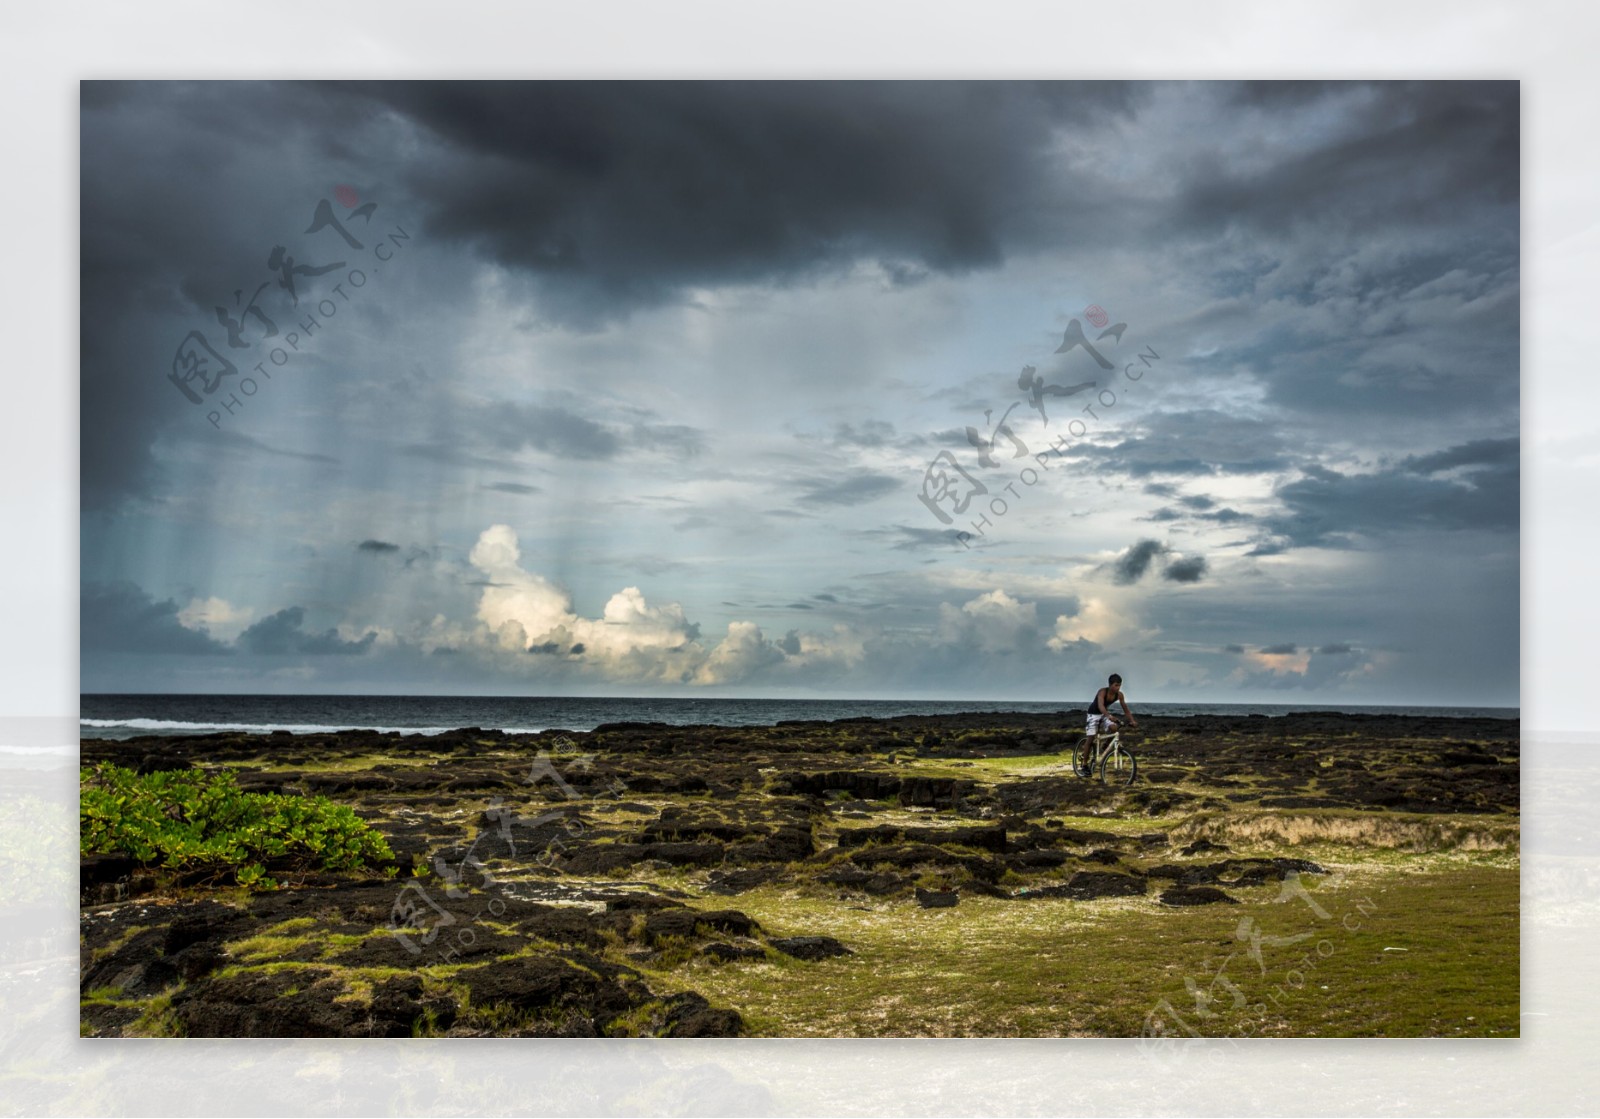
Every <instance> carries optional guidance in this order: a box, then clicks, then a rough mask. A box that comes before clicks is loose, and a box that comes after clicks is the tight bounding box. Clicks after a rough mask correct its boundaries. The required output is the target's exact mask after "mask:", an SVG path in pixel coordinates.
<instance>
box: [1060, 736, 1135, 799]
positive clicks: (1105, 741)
mask: <svg viewBox="0 0 1600 1119" xmlns="http://www.w3.org/2000/svg"><path fill="white" fill-rule="evenodd" d="M1096 771H1098V772H1099V774H1100V780H1101V781H1102V782H1105V783H1107V784H1111V785H1131V784H1133V779H1134V777H1136V776H1137V775H1138V773H1139V759H1138V758H1136V757H1134V756H1133V752H1132V751H1131V750H1127V749H1125V748H1124V747H1123V745H1122V728H1121V727H1118V728H1117V729H1116V730H1114V731H1112V732H1111V733H1110V734H1100V735H1095V736H1092V737H1091V736H1090V735H1087V734H1086V735H1084V736H1083V737H1082V738H1081V739H1079V740H1078V745H1077V746H1076V747H1075V748H1074V749H1073V751H1072V772H1073V773H1076V774H1077V775H1078V776H1079V777H1092V776H1093V775H1094V774H1095V772H1096Z"/></svg>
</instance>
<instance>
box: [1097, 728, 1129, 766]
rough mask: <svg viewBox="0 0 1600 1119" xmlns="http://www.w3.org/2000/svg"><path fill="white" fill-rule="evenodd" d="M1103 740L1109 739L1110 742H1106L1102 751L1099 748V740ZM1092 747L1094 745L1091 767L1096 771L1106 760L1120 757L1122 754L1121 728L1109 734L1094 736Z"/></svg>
mask: <svg viewBox="0 0 1600 1119" xmlns="http://www.w3.org/2000/svg"><path fill="white" fill-rule="evenodd" d="M1105 738H1109V739H1110V741H1109V742H1107V743H1106V744H1105V748H1104V749H1102V748H1101V746H1100V740H1101V739H1105ZM1094 745H1095V754H1094V761H1093V762H1092V763H1091V767H1092V768H1094V769H1098V768H1100V766H1101V765H1102V764H1103V763H1104V762H1105V760H1106V759H1107V758H1111V757H1117V756H1120V755H1121V753H1122V728H1121V727H1118V728H1117V729H1116V730H1114V731H1112V732H1111V733H1110V734H1100V735H1096V736H1095V744H1094Z"/></svg>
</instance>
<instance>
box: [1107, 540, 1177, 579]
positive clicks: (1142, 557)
mask: <svg viewBox="0 0 1600 1119" xmlns="http://www.w3.org/2000/svg"><path fill="white" fill-rule="evenodd" d="M1166 550H1167V548H1166V545H1165V544H1162V543H1161V541H1159V540H1141V541H1139V542H1138V543H1137V544H1134V545H1132V546H1131V547H1129V548H1128V550H1127V551H1126V552H1123V553H1122V555H1121V556H1119V557H1118V558H1117V561H1116V563H1115V564H1113V565H1112V570H1113V572H1114V573H1115V575H1116V580H1117V582H1119V583H1137V582H1138V581H1139V580H1140V579H1142V578H1143V577H1144V573H1145V572H1146V571H1149V570H1150V563H1151V561H1152V560H1154V559H1155V558H1156V557H1157V556H1159V555H1160V554H1161V553H1162V552H1165V551H1166Z"/></svg>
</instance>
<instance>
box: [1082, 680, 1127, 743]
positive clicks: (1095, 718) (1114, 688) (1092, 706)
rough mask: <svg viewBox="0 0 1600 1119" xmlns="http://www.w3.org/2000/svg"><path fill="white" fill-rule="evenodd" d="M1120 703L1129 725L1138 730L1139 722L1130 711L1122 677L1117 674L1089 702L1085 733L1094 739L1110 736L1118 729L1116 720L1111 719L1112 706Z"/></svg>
mask: <svg viewBox="0 0 1600 1119" xmlns="http://www.w3.org/2000/svg"><path fill="white" fill-rule="evenodd" d="M1113 703H1120V704H1121V705H1122V713H1123V714H1124V715H1126V716H1127V717H1128V725H1129V726H1130V727H1133V728H1135V729H1138V726H1139V720H1138V719H1135V718H1134V717H1133V712H1132V711H1130V710H1129V709H1128V699H1127V697H1126V696H1124V695H1123V694H1122V677H1120V676H1118V675H1117V674H1116V673H1115V672H1113V673H1112V674H1111V678H1110V679H1109V680H1108V681H1106V686H1105V687H1103V688H1101V689H1100V690H1098V691H1097V692H1095V693H1094V699H1092V700H1090V701H1089V709H1088V711H1087V712H1086V714H1087V715H1088V722H1087V724H1086V725H1085V726H1084V728H1083V733H1084V734H1086V735H1088V736H1089V737H1090V738H1094V737H1096V736H1097V735H1099V734H1101V733H1105V734H1110V733H1112V732H1113V731H1115V730H1116V729H1117V721H1116V719H1114V718H1112V717H1111V705H1112V704H1113Z"/></svg>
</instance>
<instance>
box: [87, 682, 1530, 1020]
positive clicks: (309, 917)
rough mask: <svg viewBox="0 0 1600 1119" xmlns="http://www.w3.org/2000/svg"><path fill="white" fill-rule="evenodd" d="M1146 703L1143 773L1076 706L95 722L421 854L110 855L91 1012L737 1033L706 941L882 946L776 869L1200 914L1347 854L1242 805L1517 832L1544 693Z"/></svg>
mask: <svg viewBox="0 0 1600 1119" xmlns="http://www.w3.org/2000/svg"><path fill="white" fill-rule="evenodd" d="M1141 724H1142V733H1141V734H1140V735H1138V736H1137V737H1134V736H1130V740H1129V741H1130V745H1131V746H1133V748H1134V749H1136V750H1137V751H1138V753H1139V757H1140V779H1139V780H1138V781H1137V782H1136V783H1135V784H1134V785H1133V786H1132V787H1130V788H1126V789H1117V788H1111V787H1108V786H1105V785H1102V784H1100V783H1098V782H1095V781H1089V780H1083V779H1079V778H1077V777H1075V776H1073V775H1072V774H1071V772H1070V768H1069V767H1068V765H1067V758H1066V757H1065V752H1067V751H1070V750H1071V748H1072V746H1073V745H1074V744H1075V743H1076V742H1077V740H1078V737H1079V732H1080V728H1081V717H1080V716H1076V715H1075V714H1073V713H1069V712H1063V713H1061V714H1060V715H1055V716H1051V715H1037V714H1017V715H995V714H975V715H966V716H909V717H904V718H897V719H889V720H872V719H857V720H845V721H841V722H832V723H822V722H790V723H780V724H778V725H776V726H771V727H718V726H699V727H695V726H668V725H665V724H611V725H606V726H601V727H597V728H595V729H594V730H593V731H589V732H582V733H579V732H567V731H561V730H549V731H545V732H542V733H540V734H537V735H524V734H516V735H507V734H502V733H500V732H498V731H494V730H487V729H481V728H464V729H462V730H459V731H455V732H451V733H448V734H442V735H435V736H418V735H413V736H401V735H397V734H380V733H376V732H358V731H352V732H343V733H338V734H317V735H291V734H287V733H282V732H280V733H276V734H271V735H258V736H249V735H239V734H217V735H207V736H187V737H155V736H152V737H145V738H138V739H132V740H128V741H122V742H110V741H98V740H88V741H85V742H84V743H83V744H82V764H83V765H85V766H91V765H94V764H96V763H98V762H102V761H111V762H115V763H116V764H119V765H125V766H132V767H134V768H137V769H140V770H142V771H145V772H151V771H156V770H163V769H179V768H188V767H202V768H214V767H227V768H229V769H230V770H232V771H233V772H234V773H235V774H236V775H237V778H238V781H239V784H240V785H241V787H243V788H246V789H249V790H254V791H271V792H280V793H287V794H291V795H295V794H298V795H315V796H326V797H329V798H331V799H333V800H335V801H339V802H341V803H345V804H349V805H351V806H353V807H354V808H355V810H356V811H357V813H358V814H359V815H360V816H362V817H363V818H364V819H365V820H367V821H368V822H369V823H370V824H371V826H372V827H374V828H375V829H377V830H378V831H379V832H381V833H382V834H383V835H384V836H385V838H386V839H387V840H388V843H389V845H390V846H391V848H392V849H393V851H394V852H395V855H396V860H397V862H396V865H394V866H393V867H388V868H378V870H377V871H374V872H373V873H372V874H369V875H365V876H352V875H331V874H324V873H307V874H294V875H289V876H287V877H285V878H284V879H283V888H281V889H278V890H274V891H267V892H260V893H253V894H252V893H248V892H246V891H244V890H242V889H226V890H224V889H215V888H206V887H204V886H201V885H199V884H196V883H185V882H183V881H181V880H175V879H173V878H172V877H171V876H170V875H164V874H162V873H161V872H159V871H154V870H151V869H148V868H142V867H139V866H137V865H136V864H134V863H133V861H132V860H131V859H127V858H121V857H118V856H96V857H92V858H88V859H85V860H84V861H83V865H82V868H81V881H80V889H81V901H82V903H83V905H84V910H83V914H82V920H81V931H82V936H81V946H82V965H81V976H80V978H81V988H82V993H83V1012H82V1023H83V1032H84V1033H85V1034H86V1035H92V1036H121V1035H123V1034H125V1033H132V1034H151V1033H154V1034H171V1035H188V1036H209V1037H219V1036H383V1037H395V1036H413V1035H445V1036H506V1035H512V1036H601V1035H604V1036H669V1037H689V1036H735V1035H739V1034H741V1033H745V1032H750V1027H749V1023H748V1022H747V1021H746V1019H745V1017H744V1015H743V1014H742V1012H741V1009H742V1008H741V1007H740V1006H738V1005H721V1004H718V1003H717V1002H716V1001H715V1000H713V999H708V998H707V997H705V996H703V995H702V994H700V993H698V992H696V991H695V990H694V989H693V982H694V976H696V975H700V974H703V972H702V971H701V970H699V969H703V968H705V967H708V966H716V967H719V968H750V967H764V968H772V969H788V970H785V971H783V972H782V975H783V976H784V978H785V981H788V982H794V983H805V982H807V981H808V980H807V979H806V972H805V969H807V968H815V967H820V966H829V967H837V966H840V965H841V964H842V965H843V966H845V967H848V966H852V960H858V959H859V958H858V957H857V956H856V954H855V951H856V950H855V948H854V947H853V946H852V945H851V944H850V943H847V942H844V941H842V940H840V939H839V938H836V937H832V936H828V935H824V934H823V933H821V932H819V931H818V930H817V929H815V928H810V927H805V926H804V925H803V924H787V923H786V924H785V925H784V926H783V927H779V926H777V925H775V924H774V923H773V922H772V921H771V920H767V921H763V920H758V919H757V918H755V917H752V916H750V915H748V914H747V913H746V912H744V911H743V910H741V909H740V908H738V904H739V903H738V901H737V899H738V897H739V896H740V895H741V894H747V893H749V892H750V891H756V890H762V891H769V892H770V891H788V892H789V893H791V894H793V895H794V896H796V897H798V898H803V899H807V900H808V901H815V902H826V903H828V904H832V905H837V906H853V907H856V908H870V907H878V908H881V911H882V913H883V914H884V917H883V919H885V920H904V919H907V915H908V914H913V913H916V912H919V911H924V910H945V909H951V908H954V907H957V906H960V905H961V903H962V900H963V899H964V898H965V899H969V900H971V899H974V898H980V899H996V900H997V901H999V902H1001V903H1004V904H1006V905H1013V906H1017V907H1019V910H1018V911H1019V912H1021V911H1023V910H1026V909H1028V908H1029V907H1032V906H1035V905H1039V904H1061V903H1065V902H1070V903H1074V904H1079V903H1081V904H1092V903H1096V902H1098V901H1100V900H1101V899H1133V900H1134V901H1136V902H1139V903H1140V904H1148V905H1154V906H1159V907H1161V908H1162V909H1165V910H1167V911H1169V912H1170V914H1171V916H1170V918H1168V919H1170V920H1185V919H1186V917H1185V914H1187V913H1192V912H1197V911H1202V910H1204V909H1205V908H1206V907H1209V906H1228V905H1230V904H1237V903H1238V902H1239V901H1240V899H1241V898H1248V897H1250V896H1253V895H1252V891H1260V890H1263V889H1271V888H1276V886H1277V884H1279V883H1282V882H1283V881H1284V880H1285V879H1286V878H1288V877H1289V876H1292V875H1307V876H1316V875H1319V874H1322V873H1323V872H1324V868H1323V867H1322V866H1320V865H1318V863H1317V862H1316V861H1315V860H1311V859H1306V858H1301V857H1298V856H1297V855H1294V854H1289V853H1280V851H1279V847H1280V846H1281V847H1283V849H1284V850H1285V851H1286V850H1287V847H1286V845H1281V844H1280V845H1278V846H1274V843H1273V842H1272V841H1271V840H1270V839H1269V840H1267V841H1253V842H1250V843H1242V842H1241V841H1240V840H1239V839H1237V838H1235V837H1234V835H1233V833H1232V832H1230V829H1234V830H1235V831H1237V829H1238V828H1239V827H1240V826H1241V825H1242V822H1243V821H1248V822H1249V823H1250V824H1251V826H1252V827H1254V828H1255V829H1256V831H1257V832H1260V833H1261V834H1265V835H1268V836H1270V835H1271V834H1272V832H1271V829H1272V828H1273V827H1279V828H1282V827H1288V826H1289V824H1290V822H1292V821H1313V823H1302V824H1299V825H1296V826H1301V827H1313V826H1314V821H1316V820H1324V821H1333V822H1335V823H1337V824H1338V826H1339V828H1341V829H1343V832H1341V834H1343V833H1346V832H1351V831H1352V829H1358V828H1366V829H1368V831H1369V832H1370V835H1371V838H1370V840H1367V841H1370V842H1372V843H1376V844H1391V845H1401V846H1403V845H1406V844H1411V845H1413V847H1415V846H1416V845H1423V846H1426V845H1428V844H1430V843H1437V842H1440V839H1439V837H1440V836H1449V835H1452V834H1455V833H1454V832H1452V830H1451V829H1453V828H1454V829H1460V828H1471V827H1474V826H1476V825H1475V824H1474V821H1489V822H1492V823H1493V824H1494V825H1495V826H1497V827H1500V828H1502V829H1510V830H1511V831H1512V832H1513V833H1514V830H1515V823H1514V821H1515V815H1516V812H1517V808H1518V790H1519V772H1520V767H1519V744H1518V724H1517V722H1516V721H1514V720H1501V719H1475V718H1427V717H1406V716H1378V715H1344V714H1338V713H1326V712H1321V713H1319V712H1306V713H1300V714H1295V715H1289V716H1283V717H1274V718H1270V719H1269V718H1266V717H1263V716H1255V717H1222V716H1190V717H1186V718H1159V717H1149V718H1145V719H1142V720H1141ZM1507 821H1510V822H1509V823H1507ZM1328 826H1329V827H1330V828H1331V827H1332V824H1329V825H1328ZM1263 829H1264V830H1263ZM1239 834H1244V833H1242V832H1241V833H1239ZM1250 834H1252V835H1253V834H1256V833H1255V832H1252V833H1250ZM1263 843H1265V846H1263ZM1246 848H1248V849H1246ZM269 869H271V868H269ZM875 911H876V910H875ZM823 961H830V962H829V963H827V964H824V963H823ZM860 966H870V962H865V963H861V965H860Z"/></svg>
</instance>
